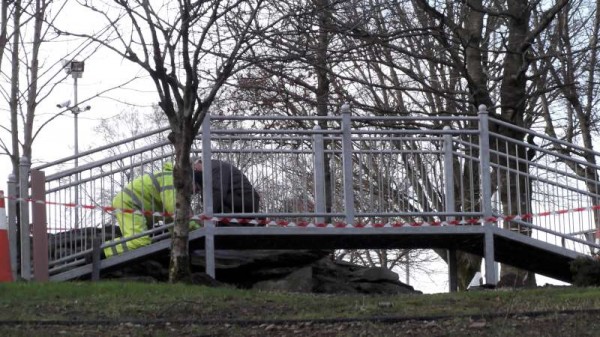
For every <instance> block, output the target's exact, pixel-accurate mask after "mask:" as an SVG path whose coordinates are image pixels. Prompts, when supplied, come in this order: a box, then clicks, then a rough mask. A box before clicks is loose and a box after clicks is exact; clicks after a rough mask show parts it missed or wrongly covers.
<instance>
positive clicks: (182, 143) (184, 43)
mask: <svg viewBox="0 0 600 337" xmlns="http://www.w3.org/2000/svg"><path fill="white" fill-rule="evenodd" d="M262 4H263V1H261V0H256V1H241V0H231V1H217V0H215V1H203V2H194V1H189V0H182V1H176V2H174V1H154V2H149V1H124V0H117V1H105V2H102V3H100V2H94V4H93V5H92V4H91V3H89V2H82V6H84V7H85V8H87V9H88V10H89V11H90V12H93V13H95V14H97V15H99V16H100V17H102V18H104V19H105V21H106V26H105V27H104V31H103V32H104V34H103V35H101V36H92V35H91V34H89V33H86V32H75V31H72V30H71V29H67V28H58V29H60V31H61V32H62V33H64V34H70V35H74V36H80V37H87V38H92V39H94V41H96V42H97V43H99V44H101V45H102V46H104V47H105V48H108V49H110V50H112V51H113V52H115V53H117V54H118V55H120V56H121V57H123V58H124V59H126V60H128V61H130V62H132V63H133V64H136V65H138V66H139V67H141V68H142V69H143V70H144V71H145V72H146V73H147V74H148V75H149V76H150V79H151V80H152V82H153V84H154V87H155V89H156V91H157V94H158V105H159V106H160V108H161V109H162V111H163V112H164V114H165V115H166V116H167V119H168V123H169V126H170V129H171V134H170V136H169V140H170V141H171V142H172V143H173V145H174V148H175V163H174V164H175V167H174V172H173V175H174V178H173V179H174V185H175V189H176V191H177V196H176V205H177V211H176V217H175V225H174V230H173V236H172V237H173V240H172V249H171V265H170V271H169V280H170V282H178V281H182V280H187V279H189V276H190V269H189V252H188V233H189V218H190V214H192V210H191V205H190V203H191V194H192V182H191V177H192V174H191V163H190V151H191V145H192V142H193V140H194V137H195V136H196V135H197V133H198V131H199V129H200V126H201V124H202V121H203V120H204V116H205V115H206V113H207V112H208V109H209V108H210V106H211V105H212V103H213V102H214V100H215V98H216V97H217V94H218V92H219V90H220V89H221V87H222V86H223V85H224V84H225V83H226V81H227V79H228V78H230V76H232V74H234V73H235V72H237V71H238V70H239V69H241V68H243V65H242V64H241V63H240V62H239V60H240V58H241V57H242V56H243V55H244V54H245V53H246V52H247V51H248V50H249V48H250V47H251V45H252V37H253V32H254V31H255V30H261V29H262V28H261V22H260V21H259V20H258V18H259V17H260V15H261V13H260V11H261V9H262Z"/></svg>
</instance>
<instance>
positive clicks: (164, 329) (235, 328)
mask: <svg viewBox="0 0 600 337" xmlns="http://www.w3.org/2000/svg"><path fill="white" fill-rule="evenodd" d="M40 314H41V313H40ZM0 335H2V336H115V337H116V336H119V337H122V336H130V337H136V336H181V337H185V336H189V337H192V336H193V337H209V336H214V337H217V336H248V337H250V336H257V337H258V336H265V337H284V336H302V337H334V336H361V337H367V336H373V337H384V336H511V335H512V336H553V337H554V336H564V337H571V336H572V337H580V336H600V322H599V321H598V312H565V313H545V314H539V313H537V314H532V315H530V316H526V315H519V316H510V317H494V318H487V319H486V318H479V319H473V318H469V317H456V318H452V317H445V318H441V319H431V320H427V319H423V320H404V319H403V318H401V317H396V318H392V317H389V318H386V319H382V321H378V320H349V321H338V322H335V321H328V322H327V321H287V322H286V321H280V322H275V321H273V322H242V321H235V320H232V321H229V322H225V321H223V322H218V323H210V322H201V323H200V322H198V323H194V322H193V320H188V319H186V320H184V321H182V320H181V319H178V318H177V317H172V318H166V317H165V318H164V319H161V320H160V321H156V320H152V321H151V320H149V321H132V322H121V323H111V322H102V321H97V322H94V321H91V320H90V321H86V322H79V323H78V322H76V320H74V321H73V322H71V323H66V322H60V324H52V323H51V322H47V323H44V324H9V323H7V322H4V323H3V324H2V326H0Z"/></svg>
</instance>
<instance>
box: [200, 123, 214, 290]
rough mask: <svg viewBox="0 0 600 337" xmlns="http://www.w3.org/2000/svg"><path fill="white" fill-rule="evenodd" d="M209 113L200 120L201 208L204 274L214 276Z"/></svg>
mask: <svg viewBox="0 0 600 337" xmlns="http://www.w3.org/2000/svg"><path fill="white" fill-rule="evenodd" d="M210 139H211V138H210V113H207V114H206V117H204V121H203V122H202V209H203V210H204V215H205V216H206V217H207V220H204V229H205V231H206V232H205V237H204V240H205V245H204V253H205V258H206V274H207V275H209V276H210V277H212V278H214V277H215V275H216V272H215V231H214V230H215V222H214V221H213V220H212V216H213V196H212V165H211V160H212V151H211V143H210Z"/></svg>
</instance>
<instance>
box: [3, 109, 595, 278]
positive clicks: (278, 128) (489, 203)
mask: <svg viewBox="0 0 600 337" xmlns="http://www.w3.org/2000/svg"><path fill="white" fill-rule="evenodd" d="M168 133H169V130H168V128H162V129H158V130H155V131H152V132H147V133H144V134H140V135H137V136H135V137H131V138H128V139H124V140H122V141H119V142H115V143H113V144H108V145H106V146H103V147H100V148H97V149H93V150H89V151H85V152H82V153H80V155H79V156H78V162H79V166H78V167H77V168H73V167H72V161H73V160H74V159H75V158H74V157H68V158H63V159H61V160H57V161H55V162H52V163H48V164H45V165H42V166H37V167H34V168H32V169H31V173H32V175H31V176H32V177H33V176H39V175H40V174H39V173H40V172H41V173H42V174H41V176H42V177H43V178H42V179H37V180H36V179H32V180H31V181H30V182H27V183H28V184H29V185H31V187H32V189H33V188H35V186H42V187H43V191H44V192H43V194H42V196H41V197H40V198H39V199H35V198H33V197H32V198H9V203H12V204H15V203H23V204H27V203H32V202H33V203H35V204H37V205H39V204H43V205H44V206H45V207H43V209H44V212H45V214H44V215H43V216H44V219H45V223H46V224H47V227H46V228H45V233H47V237H48V250H47V251H48V252H49V256H48V267H47V268H48V275H49V278H50V279H51V280H69V279H74V278H81V277H89V276H90V275H91V276H92V277H98V275H99V273H100V271H101V270H107V269H111V268H116V267H118V266H119V265H121V264H125V263H131V261H132V260H136V259H141V258H145V257H148V256H149V255H152V254H166V253H168V251H169V249H170V238H169V237H170V235H169V228H170V226H172V220H171V218H170V214H167V212H165V210H164V209H151V210H141V211H142V212H144V213H145V214H151V215H152V217H153V218H154V220H155V222H154V223H155V226H154V227H153V228H150V229H149V230H148V231H145V232H141V233H139V234H138V235H137V236H147V235H149V236H151V237H152V238H153V241H152V244H150V245H147V246H144V247H141V248H138V249H135V250H131V251H127V252H125V253H123V254H121V255H118V256H115V257H111V258H109V259H101V260H100V259H98V256H97V255H98V254H97V253H98V252H99V251H100V250H101V249H104V248H106V247H110V246H111V245H117V244H120V243H121V242H122V241H126V240H130V239H132V237H126V238H122V237H119V227H118V224H117V222H116V220H115V216H114V214H115V212H120V211H126V212H127V211H131V210H120V209H114V208H113V207H112V198H113V197H114V195H115V194H116V193H117V192H119V191H120V190H121V189H122V188H123V187H124V186H125V185H126V184H127V183H129V182H130V181H131V180H132V179H134V178H135V177H138V176H141V175H143V174H146V173H150V172H154V171H157V170H160V169H161V168H162V167H163V165H164V164H165V163H167V162H171V161H173V159H174V149H173V147H172V145H171V144H170V143H169V141H168V140H167V136H168ZM192 152H193V153H194V155H197V156H201V157H202V158H204V159H205V160H204V163H207V159H219V160H222V161H227V162H230V163H232V164H234V165H235V166H237V167H238V168H240V169H241V170H242V171H243V172H244V173H245V174H246V176H248V178H249V179H250V180H251V182H252V183H253V185H254V187H255V188H256V189H257V190H258V191H259V193H260V197H261V206H260V210H259V212H257V213H248V214H246V213H238V214H233V213H213V211H212V209H210V204H206V200H202V198H201V197H200V196H199V195H195V196H194V197H193V200H192V208H193V209H194V213H195V215H194V217H195V219H196V221H198V222H200V223H202V224H203V226H202V227H201V228H200V229H197V230H194V231H192V232H191V233H190V246H191V247H192V248H193V249H204V250H205V253H206V259H207V261H206V265H207V272H208V273H209V274H211V275H214V252H215V250H219V249H282V248H284V249H316V248H318V249H323V248H326V249H370V248H373V249H374V248H378V249H381V248H385V249H397V248H431V249H438V250H439V249H447V250H451V251H455V250H459V251H465V252H469V253H473V254H476V255H479V256H481V257H483V258H484V261H485V275H486V282H487V283H490V284H495V282H497V272H498V271H497V270H496V268H497V263H496V262H500V263H504V264H508V265H513V266H515V267H519V268H522V269H526V270H530V271H534V272H536V273H539V274H543V275H547V276H549V277H552V278H556V279H559V280H563V281H566V282H570V281H571V280H572V278H571V277H572V276H571V273H570V271H569V262H571V261H572V260H573V259H575V258H577V257H581V256H592V255H595V254H596V252H597V250H598V248H600V246H599V245H598V241H597V229H598V228H599V225H598V224H599V221H600V217H599V214H598V212H599V210H600V207H598V205H599V204H600V188H598V184H599V181H598V177H597V172H598V166H597V165H595V164H594V162H595V161H597V159H595V160H594V161H592V160H590V158H597V157H598V155H599V153H596V152H592V151H590V150H588V149H585V148H582V147H580V146H577V145H574V144H570V143H566V142H564V141H561V140H559V139H554V138H552V137H549V136H547V135H544V134H542V133H539V132H536V131H535V129H533V130H528V129H522V128H518V127H516V126H513V125H511V124H509V123H506V122H504V121H502V120H500V119H497V118H494V117H491V116H489V115H488V113H487V111H486V109H485V107H481V108H480V110H479V113H478V114H476V115H468V116H456V117H453V116H445V117H428V116H411V117H403V116H396V117H372V116H371V117H365V116H358V115H355V114H352V111H351V109H350V107H348V106H347V105H345V106H343V107H341V108H340V111H338V112H337V113H336V114H334V115H332V116H260V117H257V116H254V117H248V116H210V115H209V116H207V119H206V120H205V121H204V123H203V127H202V132H201V133H199V134H198V136H197V137H196V140H195V142H194V144H193V147H192ZM23 166H24V167H26V169H27V170H29V167H27V166H26V165H23ZM34 173H35V174H34ZM206 186H207V184H205V191H204V195H205V196H206V195H210V193H212V192H211V191H210V189H209V188H207V187H206ZM12 188H13V189H15V190H16V188H17V187H12ZM10 190H11V187H10V186H9V191H10ZM21 191H23V188H22V187H21ZM9 194H10V193H9ZM21 195H24V194H23V193H21ZM205 199H206V198H205ZM13 208H14V207H13ZM13 208H11V207H10V206H9V212H10V210H11V209H13ZM21 208H25V209H27V208H28V207H21ZM138 211H139V210H138ZM34 216H35V214H34ZM37 217H38V218H39V215H38V216H37ZM9 218H10V217H9ZM240 219H261V220H260V221H259V220H253V221H252V222H251V224H255V226H248V224H247V223H246V224H245V226H241V225H239V224H240ZM241 221H242V222H245V221H246V220H241ZM223 222H227V223H229V226H217V225H216V224H218V223H223ZM34 226H35V225H34ZM22 246H23V244H22ZM90 256H92V258H91V259H90V258H89V257H90ZM94 257H95V258H94ZM21 260H23V259H21ZM25 260H28V259H25ZM35 263H36V262H35V261H34V266H35V265H36V264H35ZM44 268H45V267H44Z"/></svg>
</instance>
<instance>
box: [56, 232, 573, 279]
mask: <svg viewBox="0 0 600 337" xmlns="http://www.w3.org/2000/svg"><path fill="white" fill-rule="evenodd" d="M206 232H207V229H204V228H201V229H199V230H195V231H193V232H191V233H190V248H191V249H203V248H204V244H205V235H206ZM486 232H487V233H488V235H492V237H493V242H494V253H495V257H496V261H497V262H501V263H506V264H509V265H513V266H515V267H520V268H526V269H527V270H530V271H532V272H535V273H538V274H542V275H545V276H548V277H551V278H555V279H558V280H561V281H565V282H571V281H572V275H571V272H570V268H569V266H570V265H569V263H570V262H571V261H573V259H575V258H576V257H578V256H580V255H579V254H577V253H575V252H573V251H570V250H567V249H563V248H561V247H557V246H555V245H551V244H548V243H545V242H543V241H539V240H535V239H532V238H529V237H526V236H524V235H520V234H517V233H514V232H511V231H508V230H503V229H500V228H496V227H484V226H448V227H400V228H289V227H288V228H285V227H217V228H214V229H213V233H214V235H215V241H214V242H215V249H235V250H246V249H261V250H263V249H342V248H343V249H394V248H422V249H424V248H428V249H459V248H460V250H461V251H465V252H469V253H472V254H475V255H478V256H482V257H483V256H484V253H485V252H484V247H485V236H486ZM169 247H170V240H163V241H159V242H156V243H153V244H152V245H149V246H146V247H142V248H139V249H136V250H134V251H130V252H126V253H124V254H122V255H119V256H116V257H112V258H110V259H108V260H102V261H101V262H100V266H99V267H100V269H101V270H110V269H114V268H118V267H119V266H120V265H123V264H126V263H131V261H133V260H137V259H142V258H145V257H148V256H151V255H154V254H168V250H169ZM91 273H92V265H91V264H87V265H83V266H80V267H77V268H75V269H72V270H68V271H66V272H63V273H60V274H56V275H53V276H52V277H51V279H52V280H69V279H75V278H82V277H89V276H90V275H91Z"/></svg>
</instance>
